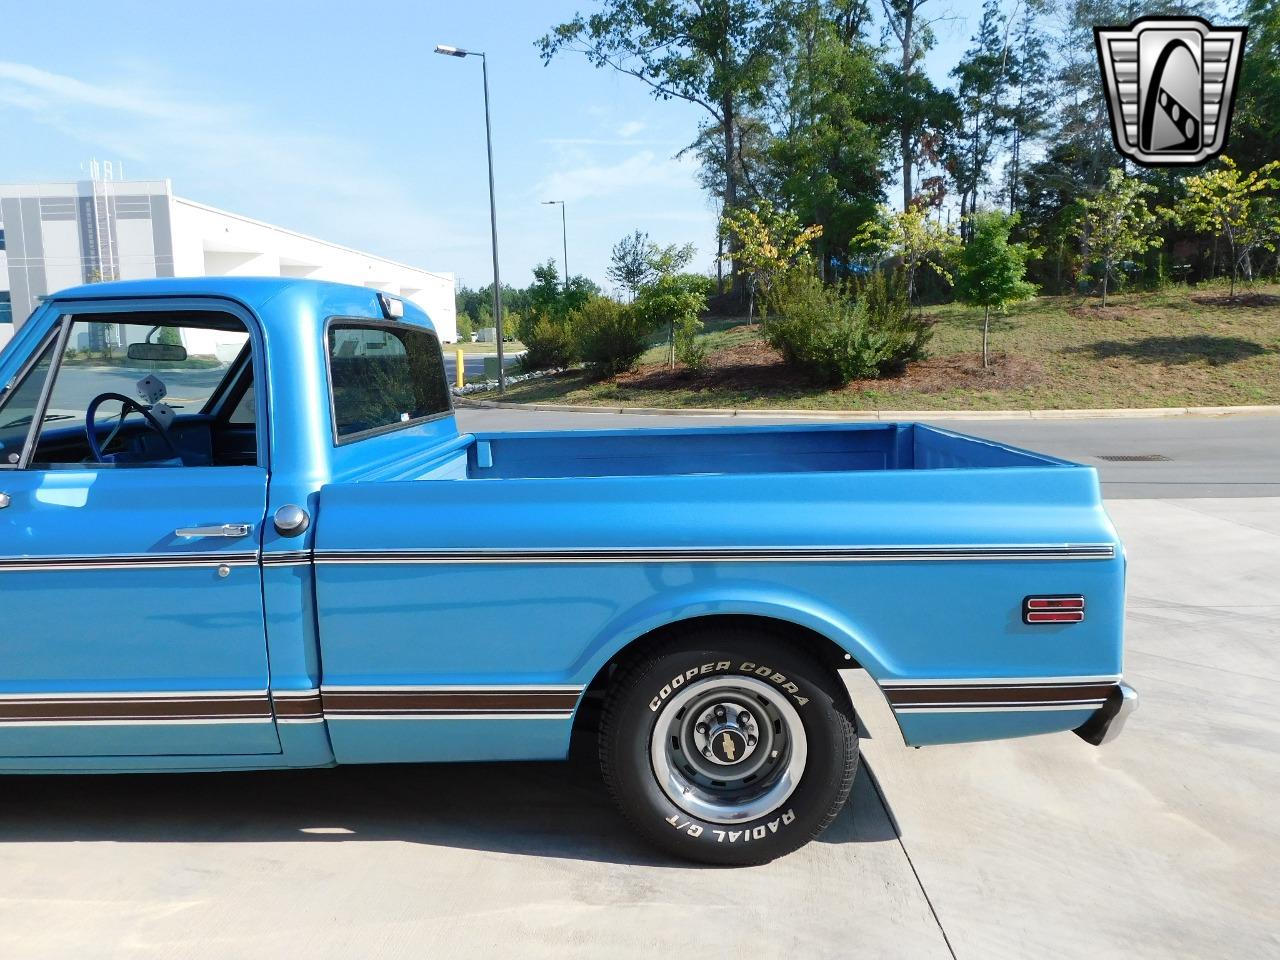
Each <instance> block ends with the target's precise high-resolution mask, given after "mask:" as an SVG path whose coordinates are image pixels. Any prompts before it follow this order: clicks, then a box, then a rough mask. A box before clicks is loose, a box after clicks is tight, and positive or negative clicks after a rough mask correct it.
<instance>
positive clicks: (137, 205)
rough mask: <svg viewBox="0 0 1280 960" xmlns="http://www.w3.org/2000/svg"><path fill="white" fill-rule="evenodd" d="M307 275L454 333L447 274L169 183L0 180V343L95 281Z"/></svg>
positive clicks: (449, 337) (444, 336)
mask: <svg viewBox="0 0 1280 960" xmlns="http://www.w3.org/2000/svg"><path fill="white" fill-rule="evenodd" d="M200 276H208V277H220V276H272V277H275V276H279V277H311V278H314V279H317V280H334V281H337V282H340V283H351V284H356V285H357V286H365V287H371V288H373V289H376V290H383V291H386V292H387V293H394V294H397V295H398V296H402V297H405V298H407V299H409V300H412V301H414V302H415V303H417V304H418V305H419V306H420V307H422V308H423V309H424V310H425V311H426V312H427V314H428V316H430V317H431V319H432V321H433V322H434V323H435V325H436V330H437V331H438V332H439V334H440V339H441V340H444V341H446V342H451V341H454V340H456V339H457V329H458V328H457V315H456V313H455V307H454V282H453V281H454V278H453V274H452V273H432V272H430V271H427V270H419V269H417V268H416V267H409V266H405V265H404V264H402V263H396V262H395V261H393V260H387V259H385V258H383V257H377V256H374V255H373V254H369V253H361V252H360V251H358V250H352V249H350V248H348V247H341V246H338V245H337V244H334V243H327V242H326V241H324V240H317V239H316V238H315V237H308V236H305V235H303V234H301V233H295V232H293V231H292V230H286V229H284V228H283V227H275V226H272V225H271V224H269V223H262V222H261V221H259V220H251V219H249V218H248V217H242V216H240V215H239V214H234V213H227V212H226V211H224V210H217V209H215V208H213V207H208V206H205V205H204V204H202V203H196V202H194V201H192V200H184V199H183V198H181V197H175V196H174V195H173V188H172V186H171V185H170V182H169V181H168V180H114V181H113V180H80V181H74V182H69V183H31V184H8V185H5V184H0V346H3V345H4V344H5V343H7V342H8V341H9V339H10V337H11V336H12V334H13V331H14V330H15V329H16V328H17V327H19V326H21V325H22V323H23V321H24V320H25V319H26V318H27V317H28V316H29V315H30V313H31V311H32V310H34V309H35V307H36V306H37V305H38V304H39V299H40V297H42V296H45V295H47V294H50V293H56V292H57V291H59V290H62V289H64V288H66V287H74V286H79V285H80V284H82V283H91V282H94V281H98V280H136V279H139V278H142V277H200Z"/></svg>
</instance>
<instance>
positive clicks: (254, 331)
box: [0, 297, 271, 472]
mask: <svg viewBox="0 0 1280 960" xmlns="http://www.w3.org/2000/svg"><path fill="white" fill-rule="evenodd" d="M56 308H57V310H58V319H57V321H56V322H55V325H54V329H53V330H51V331H50V332H49V334H48V335H46V337H45V338H44V339H42V340H41V341H40V343H39V345H38V347H37V349H36V350H35V351H34V352H33V353H32V354H31V355H30V356H29V357H28V358H27V361H26V362H25V363H24V364H23V365H22V367H21V369H20V370H19V372H18V375H17V377H16V378H15V379H14V381H13V383H14V385H15V386H16V385H17V383H18V382H19V381H20V380H21V379H22V378H23V377H25V376H26V375H27V374H28V373H29V372H30V370H31V369H32V367H34V365H35V364H36V363H38V362H39V358H40V355H41V352H42V351H43V350H44V349H45V348H46V347H47V346H48V343H49V338H50V337H54V336H56V338H57V339H56V344H57V346H56V349H55V351H54V358H53V363H52V364H50V367H49V379H48V380H47V381H45V384H44V387H43V388H42V390H41V392H40V398H39V401H38V407H37V409H36V416H35V417H33V419H32V423H31V430H30V432H28V434H27V439H26V442H25V443H24V444H23V447H22V457H21V459H20V460H19V462H18V463H16V464H0V467H3V468H4V469H10V470H30V469H32V468H31V465H30V464H31V459H32V457H33V456H34V455H35V451H36V447H37V446H38V442H39V436H40V431H39V429H37V427H42V426H43V425H44V415H45V413H46V411H47V410H48V407H49V400H50V398H51V396H52V394H53V389H54V387H55V386H56V384H57V379H58V373H59V371H60V370H61V369H62V360H63V357H64V356H65V354H66V349H67V343H68V341H69V340H70V339H71V331H72V329H73V328H74V327H75V324H76V321H77V318H79V317H82V316H84V315H85V314H104V313H119V314H122V315H139V314H147V313H200V312H210V313H225V314H227V315H228V316H230V317H233V318H234V319H235V320H236V321H238V322H239V323H240V324H242V325H243V326H244V329H245V331H246V332H247V333H248V334H249V339H248V341H247V346H248V347H249V350H250V357H249V361H250V363H252V365H253V371H254V377H253V389H254V390H257V391H259V392H258V395H257V396H258V402H259V409H260V411H269V410H270V407H269V406H268V405H269V403H270V400H271V398H270V394H269V392H268V390H267V384H266V377H265V368H264V364H265V360H266V358H265V352H266V350H265V345H264V340H263V336H262V329H261V326H260V324H259V321H258V318H257V316H256V315H254V313H253V312H252V311H251V310H249V309H248V308H247V307H245V306H244V305H243V304H241V303H239V302H238V301H235V300H224V299H222V298H219V297H191V298H184V297H157V298H155V299H154V300H105V299H104V300H77V301H64V302H60V303H58V304H57V307H56ZM33 319H34V318H33ZM119 322H128V321H123V320H122V321H119ZM229 372H230V371H229ZM7 395H8V391H5V392H4V393H3V394H0V399H3V397H4V396H7ZM269 421H270V416H269V413H268V415H267V416H262V415H261V413H260V415H259V416H258V422H257V423H256V424H255V432H256V444H257V453H258V455H257V467H258V468H260V469H263V470H267V471H268V472H269V471H270V470H271V432H270V422H269ZM85 468H86V469H89V470H92V469H101V468H102V464H86V465H85ZM38 469H44V468H38ZM183 469H190V470H204V469H221V468H220V467H217V466H216V465H215V466H211V467H185V468H183Z"/></svg>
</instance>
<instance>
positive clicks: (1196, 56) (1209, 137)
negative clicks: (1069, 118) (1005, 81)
mask: <svg viewBox="0 0 1280 960" xmlns="http://www.w3.org/2000/svg"><path fill="white" fill-rule="evenodd" d="M1093 33H1094V42H1095V43H1096V44H1097V47H1098V62H1099V63H1100V64H1101V66H1102V79H1103V84H1104V86H1105V87H1106V95H1107V107H1108V108H1109V109H1110V111H1111V134H1112V138H1113V139H1114V141H1115V145H1116V149H1117V150H1119V151H1120V152H1121V153H1122V154H1124V155H1125V156H1126V157H1128V158H1129V159H1131V160H1134V161H1136V162H1137V163H1140V164H1142V165H1143V166H1148V167H1171V166H1183V165H1187V164H1195V163H1204V162H1205V161H1206V160H1209V159H1211V158H1213V157H1216V156H1217V155H1218V154H1220V153H1222V151H1223V149H1224V148H1225V147H1226V145H1227V127H1228V126H1229V125H1230V123H1231V108H1232V105H1233V103H1234V101H1235V94H1236V82H1237V80H1238V77H1239V67H1240V57H1241V54H1242V53H1243V52H1244V38H1245V28H1244V27H1214V26H1211V25H1210V24H1209V23H1208V22H1206V21H1204V20H1201V19H1200V18H1199V17H1143V18H1141V19H1139V20H1135V21H1134V22H1133V23H1131V24H1130V25H1129V26H1128V28H1125V27H1096V28H1094V31H1093Z"/></svg>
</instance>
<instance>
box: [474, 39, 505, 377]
mask: <svg viewBox="0 0 1280 960" xmlns="http://www.w3.org/2000/svg"><path fill="white" fill-rule="evenodd" d="M480 71H481V74H482V75H483V77H484V140H485V148H486V149H487V150H488V153H489V230H490V232H491V234H492V235H493V322H494V326H495V327H496V328H497V332H498V392H499V393H503V392H505V390H506V389H507V371H506V367H505V365H504V364H503V360H502V280H501V279H500V278H499V275H498V201H497V198H496V196H495V195H494V192H493V128H492V126H491V125H490V123H489V58H488V57H487V56H485V55H484V54H483V53H482V54H480Z"/></svg>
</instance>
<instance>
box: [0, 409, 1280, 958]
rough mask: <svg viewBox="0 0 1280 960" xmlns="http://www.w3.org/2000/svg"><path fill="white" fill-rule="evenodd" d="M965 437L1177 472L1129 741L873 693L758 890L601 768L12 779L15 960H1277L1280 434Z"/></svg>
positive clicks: (1109, 468)
mask: <svg viewBox="0 0 1280 960" xmlns="http://www.w3.org/2000/svg"><path fill="white" fill-rule="evenodd" d="M460 419H461V420H462V422H463V425H464V429H516V428H520V427H522V426H523V427H527V428H529V429H536V428H545V427H548V426H555V427H559V426H587V427H596V426H652V425H660V424H661V421H657V420H656V419H655V418H641V417H635V416H628V417H617V416H614V417H602V416H598V415H583V416H579V417H569V416H568V415H558V414H547V415H543V414H533V413H522V412H521V413H507V412H504V411H464V412H463V414H462V416H461V417H460ZM675 422H679V423H682V424H687V423H692V422H695V421H693V420H690V419H689V418H679V419H678V421H675ZM956 426H957V427H958V428H959V429H962V430H965V431H968V432H972V433H976V434H981V435H987V436H992V437H995V438H997V439H1007V440H1010V441H1011V442H1015V443H1020V444H1024V445H1027V446H1031V447H1033V448H1036V449H1043V450H1046V451H1048V452H1053V453H1059V454H1063V455H1067V456H1074V457H1077V458H1081V459H1084V458H1086V457H1087V456H1091V455H1094V454H1103V453H1108V452H1110V451H1112V450H1115V451H1116V452H1132V453H1160V454H1163V455H1165V456H1168V457H1169V458H1170V459H1169V460H1167V461H1154V462H1136V463H1134V462H1125V463H1119V464H1114V463H1111V462H1110V461H1097V462H1098V465H1099V466H1100V467H1101V468H1102V471H1103V472H1102V475H1103V479H1104V483H1105V492H1106V495H1107V497H1108V509H1109V510H1110V512H1111V515H1112V517H1113V519H1114V520H1115V522H1116V524H1117V526H1118V527H1119V528H1120V531H1121V534H1122V536H1123V537H1124V538H1125V541H1126V546H1127V550H1128V555H1129V559H1130V567H1129V571H1130V579H1129V607H1128V648H1127V651H1128V652H1127V666H1126V675H1127V677H1128V679H1129V680H1130V682H1131V683H1133V685H1134V686H1136V687H1137V688H1138V689H1139V691H1140V692H1141V694H1142V707H1141V709H1140V710H1139V711H1138V712H1137V713H1136V714H1135V715H1134V717H1133V719H1132V720H1131V721H1130V723H1129V726H1128V727H1127V728H1126V731H1125V733H1124V735H1123V736H1122V737H1121V738H1120V739H1119V740H1117V741H1116V742H1114V743H1113V744H1110V745H1108V746H1107V747H1104V748H1101V749H1099V748H1094V747H1090V746H1088V745H1087V744H1085V743H1084V742H1083V741H1081V740H1079V739H1077V738H1076V737H1074V736H1071V735H1070V734H1063V735H1055V736H1051V737H1040V738H1033V739H1027V740H1018V741H1004V742H998V743H989V744H974V745H964V746H953V747H935V748H927V749H922V750H911V749H908V748H906V747H904V746H903V745H902V742H901V739H900V738H899V737H898V734H897V731H896V727H895V725H894V723H893V721H892V719H891V717H890V716H889V713H888V709H887V707H884V705H883V701H881V700H880V698H879V697H878V695H876V694H874V693H873V692H870V691H868V690H867V689H866V683H867V681H866V678H865V677H863V676H861V675H859V674H851V675H850V676H849V682H850V687H851V689H852V691H853V693H854V697H855V703H856V704H858V706H859V708H860V710H861V712H862V719H863V722H864V724H865V726H866V727H867V729H868V731H869V734H870V737H869V739H867V740H865V741H864V743H863V750H864V757H865V763H864V767H863V770H862V772H861V773H860V775H859V778H858V781H857V783H856V786H855V790H854V798H853V801H852V803H851V804H850V805H849V807H848V808H847V809H846V810H845V812H844V813H843V814H842V815H841V817H840V818H839V819H838V821H837V822H836V823H835V825H834V826H833V827H832V828H831V830H829V831H828V832H827V834H826V835H824V837H823V838H822V839H821V840H820V841H819V842H816V843H813V844H811V845H810V846H808V847H807V848H805V849H804V850H802V851H800V852H799V853H797V854H795V855H793V856H791V857H788V858H785V859H783V860H780V861H777V862H775V863H773V864H770V865H768V866H764V867H758V868H751V869H744V870H722V869H711V868H699V867H691V866H686V865H682V864H677V863H673V862H671V861H667V860H665V859H663V858H661V857H659V856H656V855H655V854H653V853H652V852H651V851H650V850H649V849H648V848H647V847H645V846H644V845H642V844H641V843H640V842H638V841H636V840H634V839H633V838H632V837H631V835H630V834H629V833H628V832H627V830H626V828H625V826H624V825H623V824H622V823H621V821H620V819H619V818H618V817H617V816H616V815H615V814H614V812H613V809H612V807H611V806H610V804H609V803H608V800H607V798H606V796H605V794H604V791H603V788H602V787H601V786H600V783H599V780H598V777H597V774H596V771H595V768H594V762H593V757H592V756H591V751H590V749H589V745H586V746H583V747H581V748H579V749H578V750H577V751H576V752H575V755H574V756H573V757H572V758H571V760H570V762H569V763H567V764H492V765H490V764H486V765H458V766H423V767H413V768H389V767H379V768H346V769H338V770H320V771H304V772H291V773H267V774H245V775H241V774H237V775H212V776H189V775H183V776H148V777H118V778H117V777H105V778H81V777H64V778H59V777H38V778H16V777H15V778H8V779H6V780H5V781H4V782H3V784H2V789H0V957H6V958H7V957H14V958H22V960H37V958H46V957H50V958H51V957H58V958H61V957H68V956H76V957H78V958H96V957H165V958H179V957H181V958H187V957H192V958H194V957H201V958H205V957H208V958H214V957H217V958H228V957H234V958H256V957H271V958H273V960H276V958H279V957H281V956H288V957H292V956H298V957H307V958H310V960H318V958H328V957H335V958H337V957H342V958H350V957H375V956H376V957H395V958H402V957H403V958H408V957H427V956H429V957H503V956H518V957H522V958H525V957H551V956H554V957H557V958H564V957H599V956H602V955H608V956H610V957H613V958H624V957H654V956H668V955H693V956H700V957H734V958H742V957H752V958H755V957H781V956H787V957H789V958H794V957H799V956H804V957H807V958H816V957H824V958H825V957H841V958H847V957H912V958H914V957H922V958H932V957H939V958H946V957H959V958H984V960H985V958H1004V957H1009V958H1014V957H1017V958H1024V957H1051V958H1057V957H1062V958H1075V957H1081V958H1084V957H1088V958H1106V957H1125V958H1135V957H1136V958H1145V957H1179V958H1182V957H1224V958H1226V957H1232V958H1237V957H1239V958H1255V957H1268V956H1280V922H1278V921H1277V912H1276V904H1277V902H1280V870H1277V868H1276V863H1277V862H1280V827H1278V826H1277V819H1276V817H1275V815H1274V812H1273V811H1274V809H1275V806H1276V800H1275V798H1276V797H1277V796H1280V464H1278V463H1277V461H1276V459H1275V457H1276V455H1277V453H1276V451H1277V450H1280V418H1249V419H1232V420H1222V421H1201V420H1192V419H1187V420H1177V421H1145V422H1137V421H1101V420H1100V421H1076V422H1062V423H1058V422H1053V423H1038V424H1037V423H997V422H989V423H987V422H984V423H967V424H962V425H956ZM1088 462H1094V461H1092V460H1090V461H1088Z"/></svg>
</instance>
